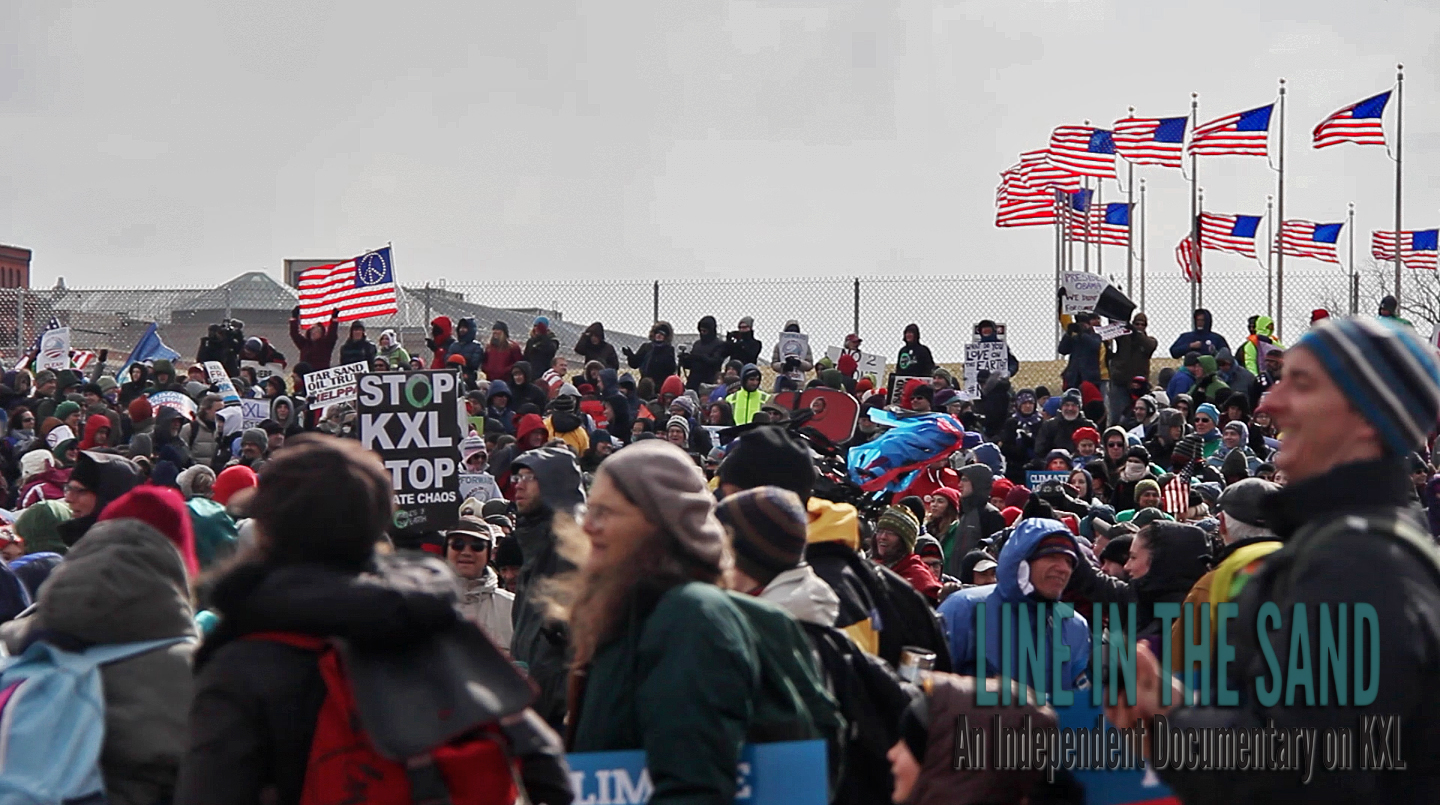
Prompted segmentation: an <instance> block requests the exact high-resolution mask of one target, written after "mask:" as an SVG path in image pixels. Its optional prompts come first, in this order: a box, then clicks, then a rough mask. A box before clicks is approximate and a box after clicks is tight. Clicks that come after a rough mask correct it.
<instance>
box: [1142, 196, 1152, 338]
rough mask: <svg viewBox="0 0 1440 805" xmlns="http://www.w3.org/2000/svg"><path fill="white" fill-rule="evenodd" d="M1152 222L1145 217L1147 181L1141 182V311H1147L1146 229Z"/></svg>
mask: <svg viewBox="0 0 1440 805" xmlns="http://www.w3.org/2000/svg"><path fill="white" fill-rule="evenodd" d="M1149 225H1150V221H1149V220H1148V219H1147V217H1146V215H1145V180H1144V179H1141V180H1140V309H1141V310H1144V309H1145V227H1147V226H1149Z"/></svg>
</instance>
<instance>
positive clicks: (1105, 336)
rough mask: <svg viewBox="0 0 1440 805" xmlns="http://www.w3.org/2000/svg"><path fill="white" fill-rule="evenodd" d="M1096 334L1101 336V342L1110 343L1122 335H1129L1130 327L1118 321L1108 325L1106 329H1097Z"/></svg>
mask: <svg viewBox="0 0 1440 805" xmlns="http://www.w3.org/2000/svg"><path fill="white" fill-rule="evenodd" d="M1095 334H1096V335H1098V336H1100V340H1101V341H1110V340H1112V339H1115V338H1119V337H1120V336H1122V335H1129V334H1130V325H1128V324H1126V323H1125V322H1123V321H1117V322H1115V323H1113V324H1107V325H1105V326H1104V327H1100V328H1097V329H1096V330H1095Z"/></svg>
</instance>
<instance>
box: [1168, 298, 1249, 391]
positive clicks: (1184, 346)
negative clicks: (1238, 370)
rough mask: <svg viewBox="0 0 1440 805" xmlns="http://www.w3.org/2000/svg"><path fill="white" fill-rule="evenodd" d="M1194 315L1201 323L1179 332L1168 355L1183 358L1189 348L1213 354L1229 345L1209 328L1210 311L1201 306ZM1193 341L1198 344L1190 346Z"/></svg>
mask: <svg viewBox="0 0 1440 805" xmlns="http://www.w3.org/2000/svg"><path fill="white" fill-rule="evenodd" d="M1195 315H1196V316H1199V317H1201V319H1202V320H1203V323H1202V324H1201V326H1200V328H1199V329H1195V330H1191V331H1190V332H1188V333H1181V334H1180V337H1179V338H1176V339H1175V343H1173V344H1171V345H1170V357H1172V358H1183V357H1185V353H1187V352H1190V351H1191V350H1194V351H1195V352H1198V353H1200V354H1201V355H1214V354H1215V353H1217V352H1219V351H1220V348H1221V347H1228V346H1230V344H1229V343H1228V342H1226V341H1225V336H1223V335H1220V334H1219V333H1217V332H1214V330H1212V329H1211V328H1213V327H1214V326H1215V317H1213V316H1211V315H1210V311H1208V310H1206V309H1205V308H1203V307H1202V308H1196V309H1195ZM1191 321H1194V317H1193V316H1192V317H1191ZM1256 326H1257V327H1258V326H1259V321H1258V320H1257V321H1256ZM1195 343H1198V344H1199V346H1191V344H1195ZM1172 396H1173V395H1172Z"/></svg>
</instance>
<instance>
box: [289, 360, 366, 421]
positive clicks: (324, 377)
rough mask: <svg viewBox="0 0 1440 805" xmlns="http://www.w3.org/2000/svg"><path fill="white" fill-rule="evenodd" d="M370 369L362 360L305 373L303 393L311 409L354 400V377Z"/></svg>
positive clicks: (319, 409)
mask: <svg viewBox="0 0 1440 805" xmlns="http://www.w3.org/2000/svg"><path fill="white" fill-rule="evenodd" d="M368 371H370V367H368V366H366V365H365V362H364V361H356V362H355V363H347V364H345V365H344V366H332V367H330V368H329V369H317V370H315V371H313V372H311V373H310V374H308V375H305V395H306V400H307V401H308V402H309V403H310V409H311V410H313V411H322V410H324V409H326V408H328V407H330V406H332V405H336V404H338V403H347V402H355V378H357V377H359V376H360V375H363V374H365V373H366V372H368Z"/></svg>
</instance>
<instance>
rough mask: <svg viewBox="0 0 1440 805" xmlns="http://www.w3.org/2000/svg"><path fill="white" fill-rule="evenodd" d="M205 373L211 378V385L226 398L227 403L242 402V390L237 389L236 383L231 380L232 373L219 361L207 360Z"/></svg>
mask: <svg viewBox="0 0 1440 805" xmlns="http://www.w3.org/2000/svg"><path fill="white" fill-rule="evenodd" d="M205 374H206V376H207V377H209V378H210V385H212V386H214V387H215V389H216V390H217V391H218V392H219V393H220V396H221V397H222V398H224V400H225V404H226V405H235V404H237V403H239V402H240V392H238V391H236V390H235V384H234V383H231V382H230V373H229V372H226V371H225V367H224V366H221V365H220V362H219V361H206V362H205Z"/></svg>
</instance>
